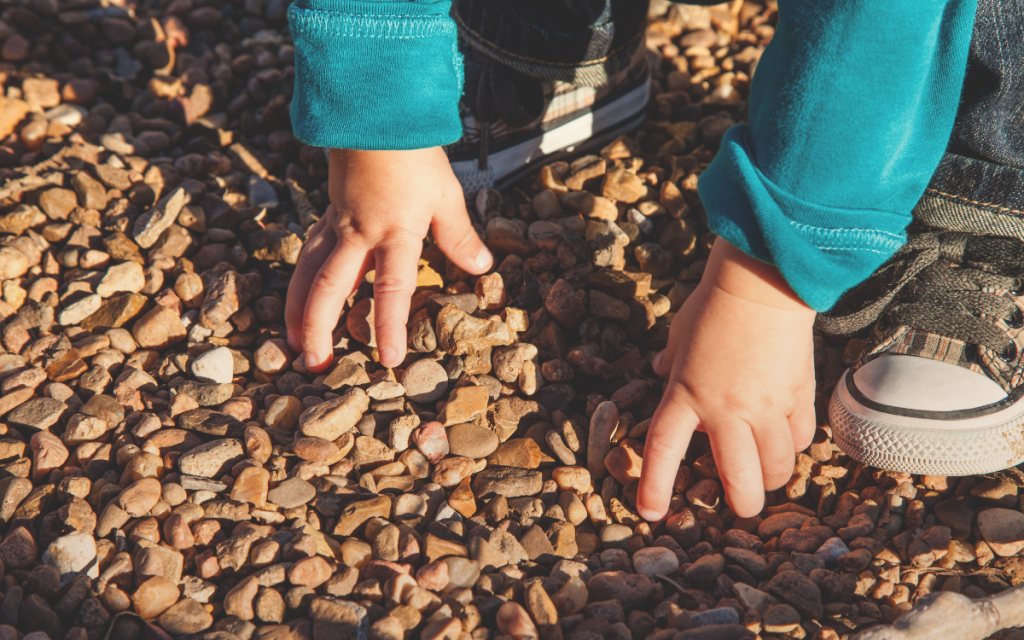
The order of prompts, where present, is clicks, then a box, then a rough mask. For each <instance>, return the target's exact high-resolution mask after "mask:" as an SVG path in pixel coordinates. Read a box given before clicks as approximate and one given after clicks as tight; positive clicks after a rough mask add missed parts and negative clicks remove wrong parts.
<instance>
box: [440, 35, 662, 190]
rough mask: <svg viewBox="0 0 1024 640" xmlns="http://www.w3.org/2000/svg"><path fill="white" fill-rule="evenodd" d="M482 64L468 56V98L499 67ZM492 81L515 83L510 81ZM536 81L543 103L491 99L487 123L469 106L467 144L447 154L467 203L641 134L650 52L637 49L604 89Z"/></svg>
mask: <svg viewBox="0 0 1024 640" xmlns="http://www.w3.org/2000/svg"><path fill="white" fill-rule="evenodd" d="M480 57H481V56H479V54H475V52H473V51H469V52H467V54H466V96H472V95H474V94H476V93H479V92H480V85H481V81H480V77H481V76H487V75H488V74H489V71H490V70H489V69H488V68H487V67H488V66H489V65H490V66H491V67H493V66H494V65H495V63H493V62H490V61H482V60H481V59H480ZM510 76H511V74H510ZM488 79H489V81H490V82H492V83H494V82H503V81H504V82H508V83H510V84H511V83H513V82H514V80H513V79H512V78H511V77H508V78H500V79H498V80H495V79H494V77H493V76H489V78H488ZM533 82H535V83H536V84H537V86H538V87H539V89H540V90H541V91H542V92H543V97H542V98H541V97H540V96H539V95H538V98H537V99H533V100H530V99H526V100H522V97H523V96H524V94H528V91H522V90H520V91H517V90H516V87H510V90H509V91H508V92H507V93H508V99H507V100H502V101H495V100H493V99H491V103H492V107H493V108H492V109H491V110H492V113H491V117H490V118H488V119H487V121H485V120H484V119H482V117H481V113H480V112H481V111H486V110H487V108H486V107H484V108H482V109H481V108H479V107H478V105H479V104H480V101H479V100H478V101H476V102H475V105H474V108H470V107H469V106H468V105H467V104H466V103H467V102H472V101H469V100H467V99H464V100H463V103H462V105H461V106H460V108H461V109H462V114H463V120H462V123H463V132H464V133H463V137H462V139H461V140H459V141H458V142H456V143H454V144H451V145H448V146H447V147H446V150H447V152H448V158H449V160H450V161H451V165H452V169H453V170H454V172H455V176H456V177H457V178H458V179H459V182H460V183H461V184H462V188H463V191H464V192H465V194H466V196H467V197H470V198H471V197H473V196H474V195H475V194H476V193H477V192H478V191H479V190H481V189H502V188H505V187H507V186H508V185H510V184H511V183H513V182H515V181H516V180H517V179H519V178H520V177H522V176H523V175H524V174H526V173H527V172H528V171H530V170H531V169H532V168H535V167H536V166H538V165H539V164H546V163H548V162H552V161H554V160H558V159H561V158H563V157H567V156H569V155H570V154H573V153H578V152H580V151H583V150H586V149H589V148H594V147H599V146H603V145H604V144H607V143H608V142H610V141H611V140H613V139H615V138H616V137H618V136H620V135H622V134H624V133H627V132H629V131H631V130H633V129H635V128H637V127H638V126H640V123H641V121H642V120H643V117H644V114H645V111H646V107H647V103H648V100H649V98H650V91H651V88H650V85H651V79H650V71H649V68H648V63H647V55H646V51H645V49H644V47H639V48H638V49H637V51H636V53H635V55H634V56H633V57H632V61H631V63H630V65H629V66H628V67H626V68H625V69H624V70H623V71H621V72H620V73H618V74H616V75H615V76H613V77H611V78H609V80H608V83H607V84H603V85H601V86H598V87H592V86H584V85H577V84H573V83H570V82H562V81H559V80H535V81H533ZM488 91H491V89H490V88H489V89H488ZM531 101H532V102H534V103H536V104H534V105H533V106H532V107H531V106H530V105H529V104H522V102H531ZM537 114H539V115H537ZM517 121H518V122H517Z"/></svg>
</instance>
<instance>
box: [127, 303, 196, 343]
mask: <svg viewBox="0 0 1024 640" xmlns="http://www.w3.org/2000/svg"><path fill="white" fill-rule="evenodd" d="M132 335H133V336H134V337H135V342H137V343H138V345H139V346H140V347H142V348H143V349H166V348H168V347H170V346H173V345H175V344H177V343H178V342H180V341H182V340H184V339H185V337H186V336H187V331H186V330H185V325H183V324H182V323H181V320H180V318H179V317H178V314H177V313H175V312H174V311H173V310H172V309H169V308H167V307H163V306H160V305H157V306H156V307H154V308H153V309H152V310H151V311H150V312H149V313H147V314H146V315H144V316H142V317H141V318H139V320H138V321H136V323H135V326H134V327H133V328H132Z"/></svg>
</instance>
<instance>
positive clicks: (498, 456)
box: [487, 438, 543, 469]
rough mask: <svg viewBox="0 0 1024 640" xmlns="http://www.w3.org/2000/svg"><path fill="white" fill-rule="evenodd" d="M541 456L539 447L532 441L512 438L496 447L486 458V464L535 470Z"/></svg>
mask: <svg viewBox="0 0 1024 640" xmlns="http://www.w3.org/2000/svg"><path fill="white" fill-rule="evenodd" d="M542 456H543V454H542V453H541V450H540V446H539V445H538V444H537V443H536V442H535V441H534V440H533V439H531V438H512V439H511V440H506V441H505V442H503V443H501V444H500V445H498V448H497V449H496V450H495V451H494V453H492V454H490V455H489V456H488V457H487V463H488V464H489V465H492V466H504V467H518V468H520V469H536V468H537V467H538V466H540V462H541V459H542Z"/></svg>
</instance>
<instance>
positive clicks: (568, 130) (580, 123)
mask: <svg viewBox="0 0 1024 640" xmlns="http://www.w3.org/2000/svg"><path fill="white" fill-rule="evenodd" d="M650 92H651V86H650V79H649V78H648V80H647V82H644V83H643V84H641V85H640V86H639V87H636V88H635V89H633V90H631V91H629V92H627V93H625V94H623V95H622V96H621V97H619V98H617V99H615V100H613V101H611V102H609V103H608V104H606V105H604V106H602V107H600V108H598V109H596V110H594V111H590V112H587V113H584V114H583V115H581V116H580V117H579V118H576V119H574V120H570V121H569V122H566V123H565V124H563V125H561V126H559V127H556V128H554V129H552V130H550V131H545V132H543V133H542V134H540V135H538V136H536V137H535V138H530V139H529V140H525V141H523V142H520V143H519V144H517V145H513V146H511V147H508V148H507V149H502V150H501V151H497V152H495V153H492V154H491V155H489V156H488V158H487V168H486V169H480V168H479V167H478V166H477V161H476V160H475V159H474V160H460V161H456V162H452V163H451V165H452V171H453V172H454V173H455V177H456V178H458V179H459V182H460V183H461V184H462V188H463V191H464V192H465V193H466V195H467V196H469V197H472V196H473V195H474V194H475V193H476V192H477V191H479V190H480V189H484V188H493V189H503V188H505V187H507V186H509V185H510V184H512V183H513V182H515V181H516V180H518V179H519V178H521V177H522V176H523V175H525V174H526V173H527V172H529V171H530V170H531V169H534V168H536V167H537V166H538V164H542V163H549V162H553V161H555V160H559V159H561V158H562V157H565V156H568V155H570V154H573V153H579V152H580V151H583V150H585V149H590V148H593V147H596V146H599V145H604V144H606V143H608V142H611V141H612V140H614V139H615V138H616V137H618V136H620V135H622V134H624V133H628V132H629V131H631V130H633V129H635V128H637V127H638V126H640V123H641V122H642V121H643V119H644V115H645V111H646V109H647V102H648V100H649V98H650Z"/></svg>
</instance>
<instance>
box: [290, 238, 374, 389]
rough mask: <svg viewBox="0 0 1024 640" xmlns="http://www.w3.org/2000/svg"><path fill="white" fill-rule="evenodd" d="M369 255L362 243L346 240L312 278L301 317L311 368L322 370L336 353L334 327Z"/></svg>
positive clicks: (307, 361)
mask: <svg viewBox="0 0 1024 640" xmlns="http://www.w3.org/2000/svg"><path fill="white" fill-rule="evenodd" d="M366 257H367V256H366V249H365V248H363V246H362V244H361V243H357V242H356V241H354V240H353V239H351V238H348V239H344V240H342V241H340V242H338V244H337V246H335V248H334V251H332V252H331V253H330V255H328V256H327V258H326V259H325V260H324V262H323V264H322V265H321V266H320V270H319V271H317V274H316V277H314V278H313V283H312V285H311V286H310V290H309V297H308V298H307V299H306V308H305V311H304V313H303V316H302V350H303V352H304V353H305V355H306V368H308V369H309V370H310V371H314V372H315V371H320V370H321V369H322V368H323V367H326V366H327V365H328V364H330V362H331V358H332V357H333V356H334V338H333V333H334V327H335V326H337V324H338V318H339V317H341V311H342V309H343V308H344V307H345V300H346V299H347V298H348V297H349V296H350V295H352V291H354V290H355V288H356V286H357V285H358V284H359V279H360V278H361V277H362V273H363V272H364V271H365V268H366V266H365V265H366Z"/></svg>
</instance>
